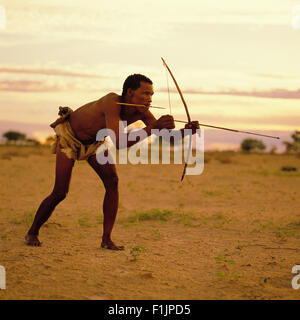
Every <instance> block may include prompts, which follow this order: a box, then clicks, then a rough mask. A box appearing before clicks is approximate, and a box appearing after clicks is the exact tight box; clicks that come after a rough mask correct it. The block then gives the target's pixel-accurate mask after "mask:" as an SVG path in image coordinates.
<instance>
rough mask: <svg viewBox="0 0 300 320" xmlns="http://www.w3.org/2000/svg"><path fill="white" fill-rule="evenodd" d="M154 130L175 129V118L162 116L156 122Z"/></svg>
mask: <svg viewBox="0 0 300 320" xmlns="http://www.w3.org/2000/svg"><path fill="white" fill-rule="evenodd" d="M153 128H154V129H159V130H161V129H174V128H175V123H174V118H173V117H172V116H170V115H165V116H161V117H160V118H159V119H158V120H156V121H155V122H154V124H153Z"/></svg>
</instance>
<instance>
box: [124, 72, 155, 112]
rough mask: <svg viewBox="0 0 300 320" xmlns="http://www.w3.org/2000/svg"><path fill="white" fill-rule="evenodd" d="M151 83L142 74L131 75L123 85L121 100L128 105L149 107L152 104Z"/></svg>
mask: <svg viewBox="0 0 300 320" xmlns="http://www.w3.org/2000/svg"><path fill="white" fill-rule="evenodd" d="M152 84H153V83H152V81H151V80H150V79H149V78H147V77H146V76H144V75H142V74H132V75H130V76H129V77H127V78H126V80H125V81H124V84H123V92H122V98H123V99H124V100H125V99H126V101H127V102H129V103H135V104H144V105H146V106H150V104H151V102H152V95H153V93H154V92H153V86H152Z"/></svg>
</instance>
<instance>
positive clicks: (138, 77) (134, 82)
mask: <svg viewBox="0 0 300 320" xmlns="http://www.w3.org/2000/svg"><path fill="white" fill-rule="evenodd" d="M141 81H142V82H147V83H150V84H153V83H152V81H151V80H150V79H149V78H147V77H146V76H144V75H142V74H138V73H135V74H132V75H130V76H128V77H127V78H126V80H125V81H124V84H123V91H122V98H125V96H126V93H127V90H128V89H129V88H130V89H132V90H136V89H138V88H139V87H140V85H141Z"/></svg>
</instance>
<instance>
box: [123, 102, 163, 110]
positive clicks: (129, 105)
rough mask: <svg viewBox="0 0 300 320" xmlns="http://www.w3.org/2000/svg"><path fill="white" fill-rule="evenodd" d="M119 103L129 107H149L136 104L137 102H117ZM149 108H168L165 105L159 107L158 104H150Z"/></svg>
mask: <svg viewBox="0 0 300 320" xmlns="http://www.w3.org/2000/svg"><path fill="white" fill-rule="evenodd" d="M117 104H119V105H122V106H128V107H142V108H147V106H145V105H144V104H135V103H125V102H117ZM149 108H155V109H166V108H164V107H157V106H149Z"/></svg>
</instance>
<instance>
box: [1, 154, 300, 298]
mask: <svg viewBox="0 0 300 320" xmlns="http://www.w3.org/2000/svg"><path fill="white" fill-rule="evenodd" d="M22 155H23V156H22ZM206 161H207V162H206V163H205V169H204V173H203V174H202V175H200V176H190V177H187V179H186V180H185V181H184V182H183V183H180V175H181V172H182V166H181V165H170V166H166V165H152V166H145V165H137V166H133V165H128V166H122V165H119V166H118V172H119V177H120V209H119V213H118V218H117V223H116V225H115V228H114V231H113V240H114V241H115V242H116V243H117V244H120V245H125V246H126V249H125V251H123V252H113V251H109V250H105V249H100V237H101V232H102V225H101V222H102V213H101V207H102V201H103V196H104V188H103V187H102V184H101V182H100V181H99V180H98V177H97V176H96V174H95V173H94V172H93V170H92V169H91V168H90V167H89V165H88V164H87V163H85V162H82V161H81V162H77V163H76V165H75V167H74V171H73V176H72V181H71V186H70V192H69V195H68V197H67V198H66V199H65V200H64V201H63V202H62V203H61V204H60V205H59V206H58V207H57V208H56V210H55V212H54V213H53V215H52V216H51V218H50V220H49V221H48V223H47V224H46V225H44V227H43V228H42V229H41V232H40V240H41V241H42V242H43V246H42V247H39V248H36V247H28V246H26V245H25V243H24V235H25V233H26V231H27V229H28V228H29V226H30V224H31V221H32V218H33V216H34V213H35V211H36V209H37V207H38V206H39V204H40V202H41V201H42V200H43V199H44V198H45V197H46V196H47V195H48V194H49V193H50V191H51V189H52V186H53V182H54V166H55V156H54V155H50V154H47V152H45V151H43V152H36V154H35V155H30V156H29V155H28V154H26V153H24V154H23V153H22V152H21V151H18V152H17V153H16V154H15V156H12V155H9V152H6V153H5V152H4V149H3V148H1V156H0V172H1V186H0V195H1V204H0V216H1V220H0V240H1V245H0V265H3V266H4V267H5V268H6V273H7V283H6V290H1V291H0V299H299V297H300V296H299V295H300V291H299V290H294V289H292V286H291V280H292V278H293V276H294V275H292V273H291V270H292V267H293V266H294V265H296V264H300V258H299V251H300V247H299V240H300V209H299V208H300V188H299V187H300V166H299V162H300V159H299V158H296V157H295V156H285V155H248V156H247V155H240V154H233V153H213V154H206ZM283 165H294V166H296V167H298V171H296V172H283V171H281V170H280V168H281V167H282V166H283ZM134 249H135V250H134ZM135 253H136V254H137V255H135Z"/></svg>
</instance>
